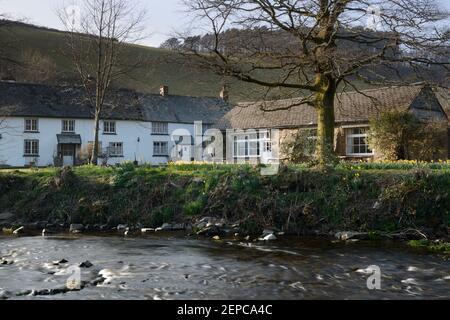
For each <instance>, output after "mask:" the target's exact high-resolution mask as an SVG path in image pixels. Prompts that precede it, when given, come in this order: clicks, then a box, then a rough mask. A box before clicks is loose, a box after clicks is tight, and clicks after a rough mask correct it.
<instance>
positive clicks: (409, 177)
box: [0, 162, 450, 239]
mask: <svg viewBox="0 0 450 320" xmlns="http://www.w3.org/2000/svg"><path fill="white" fill-rule="evenodd" d="M0 213H11V217H10V218H9V220H8V221H0V224H3V227H9V226H12V225H15V226H19V225H24V224H27V223H36V222H44V225H45V223H47V224H48V225H55V226H58V225H68V224H73V223H81V224H84V225H90V226H97V227H98V226H105V227H106V228H108V227H115V226H117V225H119V224H125V225H128V226H139V227H145V228H154V227H159V226H161V225H162V224H164V223H185V224H191V223H193V222H194V221H197V220H198V219H199V218H201V217H214V218H217V219H222V220H223V221H224V222H225V223H226V224H229V225H237V226H238V227H239V228H240V230H241V231H242V232H246V233H254V234H258V233H260V232H262V230H264V229H267V228H271V229H275V230H278V231H282V232H285V233H288V234H303V235H313V234H317V235H327V234H328V235H330V234H334V233H335V232H337V231H343V230H353V231H356V232H368V233H370V234H378V233H383V234H399V233H401V232H402V231H404V230H418V231H419V232H418V234H423V235H424V236H425V237H427V238H430V239H433V238H443V237H444V238H445V237H446V236H447V234H448V226H449V222H450V163H446V162H441V163H429V164H425V163H422V164H417V163H412V162H402V163H380V164H363V163H361V164H342V165H339V166H337V167H336V169H334V170H332V171H329V172H327V173H323V172H321V171H317V170H315V169H310V168H307V167H305V166H287V167H281V168H280V172H279V173H278V174H276V175H273V176H263V175H261V167H257V166H256V167H254V166H250V165H242V166H234V165H213V164H173V165H169V166H164V167H151V166H140V167H136V166H134V165H132V164H124V165H122V166H119V167H108V168H100V167H94V166H84V167H77V168H73V169H70V168H64V169H57V168H48V169H29V170H3V171H0Z"/></svg>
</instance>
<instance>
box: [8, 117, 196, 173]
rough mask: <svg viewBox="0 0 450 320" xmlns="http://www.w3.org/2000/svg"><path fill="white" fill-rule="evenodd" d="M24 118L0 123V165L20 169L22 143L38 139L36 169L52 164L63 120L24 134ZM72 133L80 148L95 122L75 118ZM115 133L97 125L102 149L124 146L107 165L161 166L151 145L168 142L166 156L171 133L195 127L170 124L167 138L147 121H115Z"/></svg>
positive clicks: (44, 122)
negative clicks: (80, 143)
mask: <svg viewBox="0 0 450 320" xmlns="http://www.w3.org/2000/svg"><path fill="white" fill-rule="evenodd" d="M24 119H25V118H19V117H14V118H13V117H11V118H6V119H2V120H1V124H0V134H1V136H2V138H1V139H0V165H7V166H11V167H23V166H25V165H26V164H27V163H28V161H27V160H29V159H26V158H25V157H24V154H23V153H24V140H26V139H37V140H39V157H38V158H37V161H38V162H37V165H38V166H51V165H53V157H54V156H55V155H56V153H57V146H58V141H57V135H58V134H61V123H62V119H51V118H39V132H38V133H25V132H24ZM74 120H75V134H79V135H80V136H81V141H82V148H83V147H86V146H87V144H88V142H90V141H93V140H94V121H93V120H89V119H74ZM115 122H116V134H115V135H105V134H103V122H101V124H100V136H99V140H100V141H101V142H102V148H106V147H107V146H108V145H109V143H110V142H122V143H123V157H120V158H109V159H108V164H110V165H114V164H116V163H121V162H124V161H134V160H135V159H136V160H137V161H139V163H141V164H142V163H151V164H162V163H166V162H167V161H168V160H169V158H168V157H154V155H153V142H154V141H162V142H168V143H169V154H170V152H171V149H172V148H173V146H174V142H173V141H171V140H172V139H171V137H170V134H172V133H173V132H174V131H175V130H177V129H185V130H187V131H189V132H190V133H191V134H192V135H193V134H194V124H181V123H169V126H168V127H169V135H152V133H151V123H150V122H138V121H115Z"/></svg>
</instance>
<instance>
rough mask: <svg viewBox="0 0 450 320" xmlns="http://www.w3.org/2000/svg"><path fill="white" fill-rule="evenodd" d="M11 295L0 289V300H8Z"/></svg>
mask: <svg viewBox="0 0 450 320" xmlns="http://www.w3.org/2000/svg"><path fill="white" fill-rule="evenodd" d="M12 295H13V294H12V292H9V291H6V290H3V289H0V300H8V299H9V298H11V297H12Z"/></svg>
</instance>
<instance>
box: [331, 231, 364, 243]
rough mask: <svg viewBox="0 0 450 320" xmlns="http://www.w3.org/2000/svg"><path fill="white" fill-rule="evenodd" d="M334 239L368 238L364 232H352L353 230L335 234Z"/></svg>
mask: <svg viewBox="0 0 450 320" xmlns="http://www.w3.org/2000/svg"><path fill="white" fill-rule="evenodd" d="M335 237H336V239H338V240H341V241H347V240H367V239H369V234H368V233H365V232H353V231H343V232H338V233H336V234H335Z"/></svg>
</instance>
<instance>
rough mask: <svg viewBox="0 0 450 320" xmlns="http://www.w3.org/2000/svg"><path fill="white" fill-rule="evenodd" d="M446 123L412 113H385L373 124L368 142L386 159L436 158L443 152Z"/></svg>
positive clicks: (374, 120) (375, 119)
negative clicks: (427, 120)
mask: <svg viewBox="0 0 450 320" xmlns="http://www.w3.org/2000/svg"><path fill="white" fill-rule="evenodd" d="M443 139H444V126H443V125H442V124H440V123H424V122H421V121H419V119H417V118H416V117H415V116H414V115H413V114H412V113H409V112H400V111H392V112H385V113H382V114H381V115H380V116H379V117H378V118H374V119H372V121H371V124H370V131H369V138H368V142H369V145H370V147H371V148H372V149H373V150H377V152H379V153H380V154H382V157H383V158H384V159H385V160H436V159H439V158H440V157H441V155H442V153H443V151H444V150H443V149H444V145H445V141H444V140H443Z"/></svg>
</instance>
